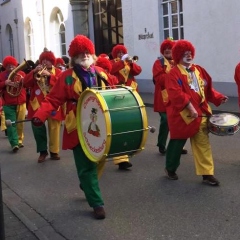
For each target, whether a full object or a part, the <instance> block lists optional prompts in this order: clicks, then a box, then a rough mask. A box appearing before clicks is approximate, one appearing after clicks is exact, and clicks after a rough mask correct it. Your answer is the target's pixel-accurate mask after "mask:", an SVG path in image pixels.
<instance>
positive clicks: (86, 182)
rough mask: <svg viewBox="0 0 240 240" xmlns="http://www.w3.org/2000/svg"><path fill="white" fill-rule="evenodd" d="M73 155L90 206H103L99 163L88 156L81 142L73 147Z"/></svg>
mask: <svg viewBox="0 0 240 240" xmlns="http://www.w3.org/2000/svg"><path fill="white" fill-rule="evenodd" d="M73 155H74V160H75V164H76V168H77V174H78V178H79V181H80V183H81V187H82V189H83V191H84V193H85V196H86V199H87V201H88V204H89V206H90V207H97V206H103V205H104V202H103V199H102V196H101V192H100V188H99V184H98V174H97V163H95V162H92V161H90V160H89V159H88V158H87V157H86V155H85V154H84V152H83V149H82V147H81V146H80V144H79V145H77V146H76V147H75V148H74V149H73Z"/></svg>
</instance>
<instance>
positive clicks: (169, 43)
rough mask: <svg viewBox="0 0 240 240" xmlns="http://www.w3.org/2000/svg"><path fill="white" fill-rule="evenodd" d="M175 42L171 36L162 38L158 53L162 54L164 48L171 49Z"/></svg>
mask: <svg viewBox="0 0 240 240" xmlns="http://www.w3.org/2000/svg"><path fill="white" fill-rule="evenodd" d="M174 44H175V42H174V41H173V39H172V38H167V39H166V40H164V41H163V42H162V44H161V46H160V53H161V54H163V52H164V51H165V50H166V49H172V48H173V46H174Z"/></svg>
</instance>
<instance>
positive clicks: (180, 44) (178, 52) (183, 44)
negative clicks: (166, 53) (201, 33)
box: [172, 40, 195, 64]
mask: <svg viewBox="0 0 240 240" xmlns="http://www.w3.org/2000/svg"><path fill="white" fill-rule="evenodd" d="M187 51H190V52H191V53H192V58H194V56H195V48H194V46H193V45H192V43H191V42H189V41H186V40H178V41H177V42H176V44H175V45H174V46H173V48H172V57H173V60H174V62H175V63H177V64H178V63H179V62H180V60H181V59H182V58H183V56H184V53H185V52H187Z"/></svg>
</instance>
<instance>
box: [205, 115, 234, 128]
mask: <svg viewBox="0 0 240 240" xmlns="http://www.w3.org/2000/svg"><path fill="white" fill-rule="evenodd" d="M209 121H210V122H211V123H212V124H215V125H217V126H234V125H236V124H238V123H239V118H238V117H237V116H235V115H233V114H230V113H219V114H214V115H212V116H211V117H210V119H209Z"/></svg>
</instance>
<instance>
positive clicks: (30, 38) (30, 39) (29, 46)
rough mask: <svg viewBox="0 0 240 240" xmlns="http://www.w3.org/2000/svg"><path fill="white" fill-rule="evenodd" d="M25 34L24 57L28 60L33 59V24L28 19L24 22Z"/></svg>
mask: <svg viewBox="0 0 240 240" xmlns="http://www.w3.org/2000/svg"><path fill="white" fill-rule="evenodd" d="M26 35H27V38H26V45H25V46H26V51H27V56H26V57H27V59H29V60H35V51H34V35H33V26H32V22H31V20H30V19H29V20H28V21H27V23H26Z"/></svg>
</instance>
